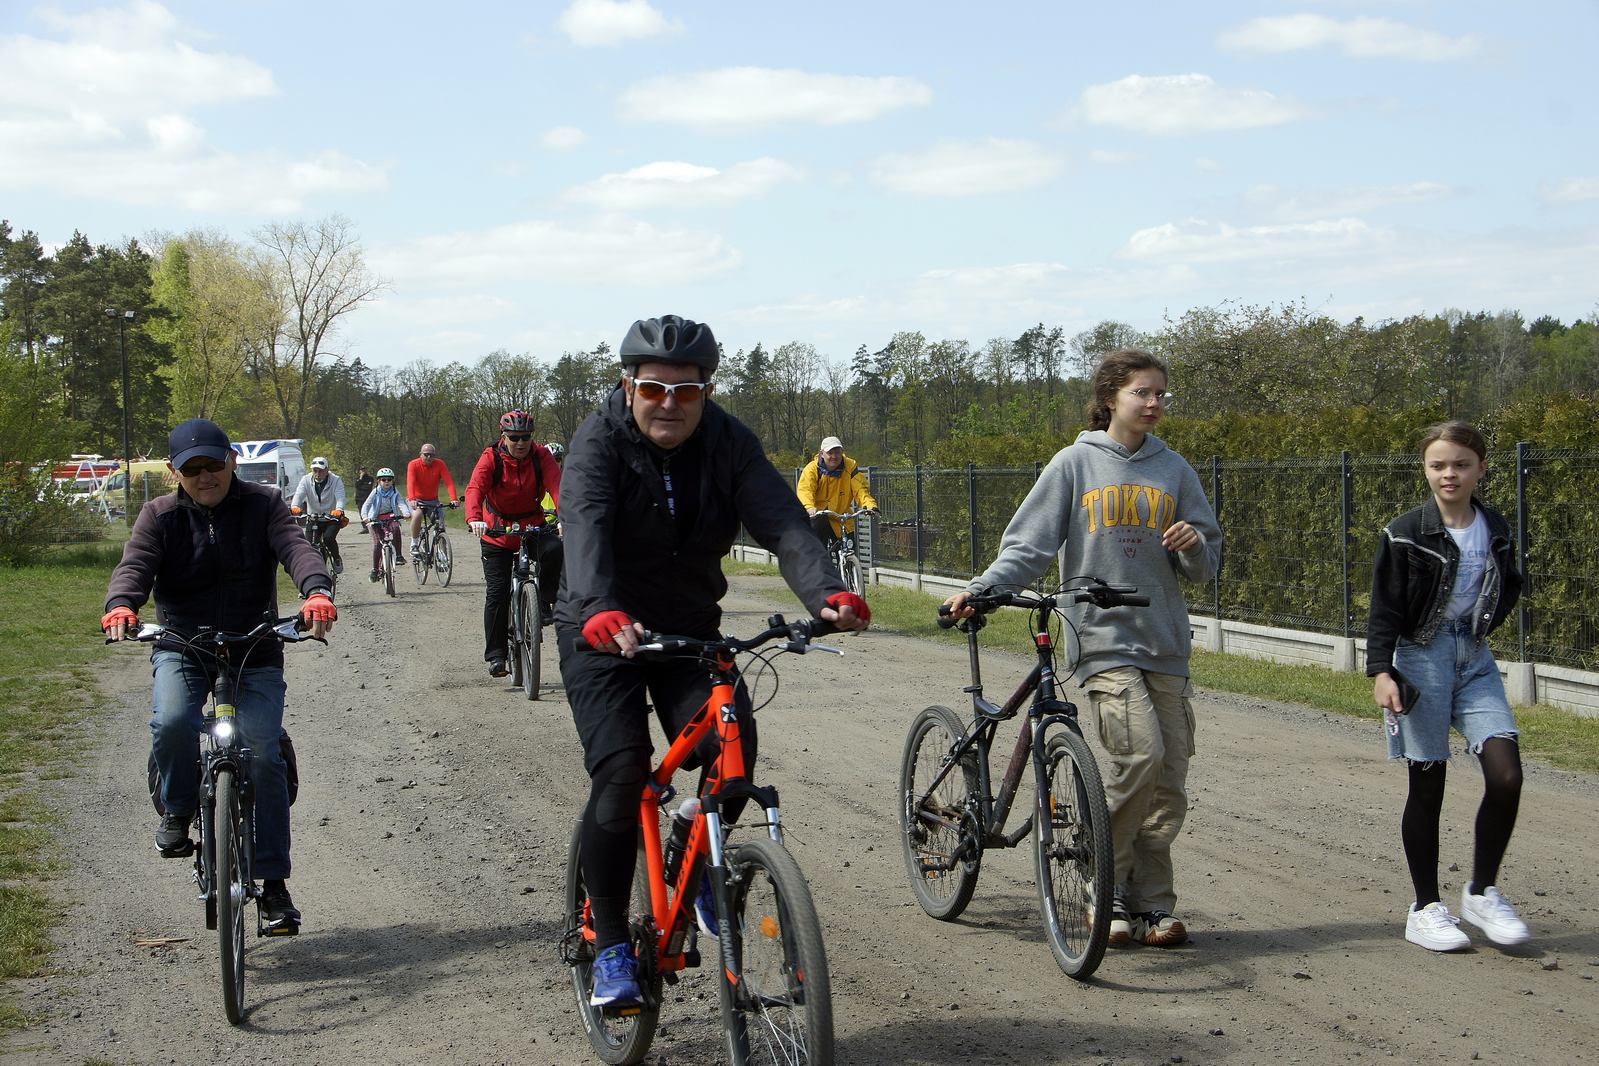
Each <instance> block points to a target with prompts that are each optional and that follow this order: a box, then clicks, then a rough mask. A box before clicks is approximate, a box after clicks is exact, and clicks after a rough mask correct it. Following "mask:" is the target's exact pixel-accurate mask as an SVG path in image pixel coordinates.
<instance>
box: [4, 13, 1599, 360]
mask: <svg viewBox="0 0 1599 1066" xmlns="http://www.w3.org/2000/svg"><path fill="white" fill-rule="evenodd" d="M1112 7H1114V8H1116V10H1108V9H1110V8H1112ZM978 11H981V12H982V14H981V16H980V17H979V16H978V15H977V12H978ZM1596 42H1599V5H1596V4H1595V3H1594V2H1593V0H1564V2H1561V0H1554V2H1532V3H1528V4H1524V5H1506V4H1503V3H1497V2H1478V0H1463V2H1448V3H1446V2H1442V0H1439V2H1428V0H1387V2H1384V0H1373V2H1370V3H1346V2H1343V0H1327V2H1321V3H1315V2H1306V3H1285V4H1277V3H1266V2H1261V3H1240V2H1234V0H1220V2H1214V3H1207V4H1194V3H1150V4H1127V5H1088V4H1066V3H1025V4H1022V3H1018V4H1007V3H1003V2H999V3H994V4H990V5H985V6H979V5H974V4H971V3H969V2H966V3H944V2H939V0H921V2H917V3H908V2H906V3H901V2H895V3H877V4H871V3H861V2H856V3H834V2H831V0H811V2H809V3H806V4H788V5H777V4H764V3H709V2H678V0H647V2H646V0H620V2H619V0H575V2H572V0H565V2H552V3H536V2H535V3H502V2H472V0H467V2H462V3H456V4H453V5H441V4H437V3H430V4H419V3H410V2H405V0H390V2H386V3H379V2H375V0H349V2H339V0H317V2H314V3H313V2H302V0H207V2H197V0H195V2H191V0H167V2H165V3H156V2H154V0H132V2H128V3H122V4H109V5H108V4H105V3H86V2H74V0H59V2H56V3H47V4H33V3H30V2H29V0H7V2H5V3H4V4H3V5H0V217H5V218H8V219H10V220H11V222H12V224H13V226H15V227H18V228H22V229H32V230H35V231H36V232H38V234H39V235H40V237H41V239H42V240H44V241H45V242H46V243H47V244H50V245H55V244H59V243H61V242H62V241H64V240H65V239H66V238H67V237H69V236H70V235H71V233H72V231H73V230H74V229H81V230H82V231H84V232H85V233H86V234H88V235H89V236H90V238H91V239H93V240H95V241H98V242H106V243H114V242H117V241H120V240H122V239H124V238H126V237H139V238H141V239H144V238H148V237H150V236H151V235H155V234H160V233H181V232H185V231H188V230H191V229H197V228H200V229H212V230H220V231H223V232H225V233H228V234H229V235H231V236H234V237H236V238H241V239H243V238H247V237H248V236H249V234H250V233H251V231H253V230H254V229H256V228H257V227H259V226H261V225H263V224H265V223H268V222H272V221H280V220H286V219H305V220H314V219H317V218H320V217H322V216H325V215H329V214H333V213H339V214H342V215H344V216H346V217H348V218H349V219H350V220H351V222H352V223H353V224H354V227H355V229H356V231H357V232H358V233H359V234H360V237H361V240H362V243H363V245H364V247H365V249H366V253H367V256H368V259H369V262H370V264H371V265H372V267H373V268H374V270H375V271H376V272H377V273H378V274H380V275H381V276H382V277H383V278H384V279H385V281H386V282H387V285H386V288H385V290H384V291H383V294H382V297H381V299H380V300H379V301H378V302H376V303H374V304H371V305H368V306H366V307H364V308H363V309H361V310H360V311H359V312H358V313H356V314H355V315H353V316H352V317H350V318H349V319H348V320H347V322H346V324H345V326H344V328H343V329H342V331H341V333H340V336H339V337H338V338H337V339H336V348H337V349H338V350H342V351H345V352H347V353H349V354H350V355H352V356H359V357H361V358H362V359H364V360H366V361H367V362H368V363H372V364H379V365H400V364H404V363H408V362H410V361H412V360H415V359H429V360H431V361H433V362H435V363H438V362H446V361H449V360H452V359H459V360H462V361H465V362H468V363H471V362H474V361H476V360H477V359H478V358H479V357H481V356H482V355H484V354H486V353H488V352H490V351H492V350H495V349H499V348H505V349H509V350H510V351H513V352H530V353H532V354H533V355H535V356H540V357H544V358H554V357H555V356H558V355H559V354H560V353H561V352H562V351H563V350H576V349H586V348H592V347H593V346H594V345H595V344H597V343H598V342H600V341H607V342H609V343H610V344H611V345H612V346H613V347H614V346H615V344H616V343H617V341H618V340H619V339H620V338H621V336H622V334H623V332H624V331H625V330H626V327H627V325H628V323H629V322H631V321H632V320H633V319H634V318H638V317H642V316H649V315H657V314H663V313H668V312H670V313H676V314H683V315H686V316H688V317H691V318H698V319H701V320H704V321H707V322H709V323H710V324H711V325H712V326H713V328H714V329H715V331H716V333H717V336H718V337H719V338H720V339H721V340H722V341H723V343H724V344H725V345H726V346H727V347H728V349H729V350H730V351H732V350H736V349H739V348H748V347H749V346H751V345H753V344H754V343H755V342H757V341H761V342H764V343H765V344H766V345H767V346H768V347H769V348H770V347H772V346H775V345H777V344H781V343H784V342H786V341H794V340H797V341H806V342H810V343H812V344H814V345H816V347H817V348H818V349H819V350H820V351H821V352H822V354H823V355H824V356H827V357H829V358H832V359H840V360H844V359H848V358H849V357H850V356H851V355H852V354H853V353H854V352H855V350H856V348H857V347H858V346H860V345H862V344H865V345H867V346H868V347H869V348H872V349H874V350H875V349H876V348H879V347H881V346H882V345H883V344H884V343H886V341H887V340H888V339H889V337H890V336H891V335H892V334H893V333H894V332H895V331H897V330H902V329H919V330H921V331H922V332H923V333H925V334H926V335H927V337H928V338H929V339H930V340H936V339H942V338H964V339H966V340H969V341H970V342H972V344H973V345H974V346H976V345H980V344H981V343H983V342H984V341H986V340H987V339H989V338H991V337H996V336H1003V337H1015V336H1016V335H1017V334H1018V333H1020V332H1021V331H1022V330H1024V329H1026V328H1027V327H1028V326H1030V325H1032V324H1034V323H1036V322H1040V321H1042V322H1044V323H1046V324H1049V325H1063V326H1065V327H1066V328H1067V329H1068V331H1070V332H1076V331H1077V330H1080V329H1086V328H1088V327H1089V326H1091V325H1093V324H1094V323H1096V322H1098V321H1100V320H1103V319H1107V318H1113V319H1119V320H1121V321H1125V322H1129V323H1131V324H1133V325H1134V326H1137V327H1138V328H1140V329H1144V330H1155V329H1159V328H1160V326H1161V324H1162V322H1163V320H1164V318H1165V316H1167V315H1170V316H1171V317H1173V318H1175V317H1177V316H1180V315H1181V314H1182V313H1183V312H1184V311H1186V310H1187V309H1189V308H1191V307H1194V306H1199V305H1206V304H1215V303H1218V302H1220V301H1223V300H1232V301H1237V302H1241V303H1252V304H1260V303H1268V302H1282V301H1287V300H1300V299H1303V300H1304V301H1305V302H1306V303H1307V304H1308V305H1309V306H1310V307H1312V308H1313V309H1316V310H1320V311H1323V312H1325V313H1327V314H1330V315H1333V316H1334V317H1337V318H1339V319H1342V320H1347V319H1349V318H1353V317H1354V316H1357V315H1360V316H1364V317H1366V318H1367V319H1368V320H1381V319H1385V318H1392V317H1399V316H1403V315H1407V314H1412V313H1427V314H1430V313H1435V312H1439V311H1443V310H1445V309H1448V308H1451V307H1458V308H1464V309H1467V310H1489V311H1497V310H1500V309H1502V308H1513V309H1517V310H1520V311H1521V312H1522V313H1523V314H1524V315H1526V316H1527V318H1528V319H1531V318H1533V317H1536V316H1537V315H1539V314H1544V313H1548V314H1554V315H1556V316H1558V317H1560V318H1562V319H1563V320H1566V321H1570V320H1572V319H1575V318H1578V317H1585V316H1590V315H1593V314H1595V313H1596V311H1599V147H1596V138H1595V136H1594V117H1593V108H1594V101H1595V100H1599V74H1596V73H1595V70H1596V65H1595V64H1594V62H1593V60H1592V50H1593V47H1594V44H1595V43H1596Z"/></svg>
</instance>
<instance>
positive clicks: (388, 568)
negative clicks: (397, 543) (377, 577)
mask: <svg viewBox="0 0 1599 1066" xmlns="http://www.w3.org/2000/svg"><path fill="white" fill-rule="evenodd" d="M396 565H397V560H396V559H395V551H394V545H393V544H392V543H389V544H385V545H383V591H384V592H386V593H388V594H389V595H390V596H392V595H394V569H395V566H396Z"/></svg>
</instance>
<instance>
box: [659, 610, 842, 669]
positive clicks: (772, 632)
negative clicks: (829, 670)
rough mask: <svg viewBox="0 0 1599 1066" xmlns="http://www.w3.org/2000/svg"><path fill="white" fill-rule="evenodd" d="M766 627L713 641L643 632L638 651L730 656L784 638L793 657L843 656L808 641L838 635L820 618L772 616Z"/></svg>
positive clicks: (836, 651) (831, 649)
mask: <svg viewBox="0 0 1599 1066" xmlns="http://www.w3.org/2000/svg"><path fill="white" fill-rule="evenodd" d="M766 621H767V628H766V629H765V630H763V631H762V632H760V633H757V634H756V635H755V636H753V637H748V638H745V639H742V640H741V639H739V638H738V637H730V636H725V635H724V636H721V637H718V638H716V639H715V640H705V639H703V638H700V637H683V636H673V635H668V634H664V633H652V632H649V631H648V630H646V631H645V633H644V635H643V637H642V638H641V639H642V643H641V644H640V645H639V648H638V650H639V651H641V652H646V653H655V654H658V655H688V654H692V655H694V656H696V657H699V658H704V657H705V656H707V655H715V654H722V655H734V654H736V653H738V652H741V651H753V650H754V649H756V648H758V647H760V646H761V645H762V644H765V643H767V642H768V641H772V640H776V639H778V638H780V637H786V638H787V641H788V642H787V644H786V645H785V646H784V648H783V650H784V651H788V652H793V653H794V654H795V655H804V654H805V653H806V652H808V651H826V652H832V653H833V654H834V655H843V654H844V652H843V650H842V649H839V648H833V647H829V646H827V645H826V644H813V643H811V640H812V638H814V637H819V636H823V635H825V634H827V633H836V632H838V630H837V628H836V627H835V626H834V625H833V624H832V623H831V622H827V621H824V620H823V619H820V618H806V619H802V620H801V621H798V622H785V621H784V620H783V616H782V615H780V614H774V615H772V616H771V617H770V618H768V619H767V620H766Z"/></svg>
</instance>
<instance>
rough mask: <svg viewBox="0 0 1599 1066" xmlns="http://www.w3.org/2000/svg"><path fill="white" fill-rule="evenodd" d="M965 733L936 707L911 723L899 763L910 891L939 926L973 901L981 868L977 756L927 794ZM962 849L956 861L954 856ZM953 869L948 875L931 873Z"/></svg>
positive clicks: (948, 712)
mask: <svg viewBox="0 0 1599 1066" xmlns="http://www.w3.org/2000/svg"><path fill="white" fill-rule="evenodd" d="M965 735H966V728H965V726H964V725H963V724H962V723H961V720H960V719H959V718H958V717H956V715H955V712H954V711H952V710H950V709H949V708H948V707H940V706H938V705H936V704H935V705H934V706H931V707H928V708H927V709H925V710H923V711H922V712H921V713H920V714H918V715H917V716H916V718H915V720H914V721H912V722H911V729H910V733H909V734H908V735H907V736H906V738H905V753H904V755H903V756H901V758H900V770H899V819H900V843H901V845H902V846H903V850H904V853H905V872H906V874H907V875H908V876H909V877H910V882H911V891H912V892H914V893H915V895H916V902H917V903H919V904H920V905H921V908H922V910H924V911H926V912H927V913H928V914H929V915H931V916H932V917H934V918H937V919H939V920H940V921H945V922H947V921H952V920H954V919H955V918H958V917H959V916H960V914H961V912H962V911H964V910H965V909H966V905H967V904H968V903H970V902H971V901H972V893H973V891H975V890H976V888H977V874H978V871H979V870H980V869H981V867H982V862H983V852H982V844H981V841H980V839H979V838H978V826H977V821H976V818H977V814H976V811H977V806H978V805H977V797H978V790H979V787H980V784H979V777H978V772H977V752H976V751H975V750H970V751H967V752H966V753H965V755H963V756H962V757H961V761H960V765H959V766H957V767H956V768H955V769H954V770H952V771H950V773H949V774H947V775H946V776H945V777H944V780H943V781H941V782H939V785H938V788H937V789H936V790H934V791H929V786H930V785H931V784H932V781H933V778H934V777H935V776H936V775H937V773H938V771H939V770H940V769H941V768H942V767H943V765H944V761H945V759H946V758H948V756H949V754H950V751H951V750H952V749H953V748H954V746H955V743H956V741H958V740H960V739H961V738H962V737H964V736H965ZM963 848H964V850H965V852H966V854H964V855H963V857H962V858H961V859H960V860H959V861H956V860H955V855H956V854H957V853H958V852H960V851H961V850H962V849H963ZM952 862H953V863H954V865H953V868H951V869H947V870H946V869H934V868H930V867H934V866H940V865H946V864H949V863H952Z"/></svg>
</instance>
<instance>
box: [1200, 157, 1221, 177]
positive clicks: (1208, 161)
mask: <svg viewBox="0 0 1599 1066" xmlns="http://www.w3.org/2000/svg"><path fill="white" fill-rule="evenodd" d="M1194 169H1195V170H1202V171H1205V172H1206V173H1215V172H1216V171H1219V170H1221V163H1220V161H1218V160H1215V159H1212V158H1211V157H1210V156H1208V155H1202V156H1196V157H1195V158H1194Z"/></svg>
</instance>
